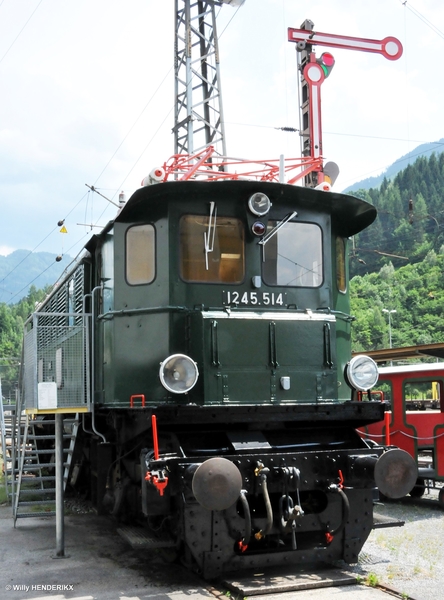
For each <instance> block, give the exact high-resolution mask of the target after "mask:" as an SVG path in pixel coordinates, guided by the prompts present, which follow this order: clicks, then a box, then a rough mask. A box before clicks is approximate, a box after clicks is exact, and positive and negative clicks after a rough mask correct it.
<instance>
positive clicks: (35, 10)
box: [0, 0, 43, 63]
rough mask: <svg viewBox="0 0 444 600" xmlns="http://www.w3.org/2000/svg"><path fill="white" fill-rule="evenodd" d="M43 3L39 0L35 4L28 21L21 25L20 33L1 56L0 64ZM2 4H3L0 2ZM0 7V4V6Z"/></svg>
mask: <svg viewBox="0 0 444 600" xmlns="http://www.w3.org/2000/svg"><path fill="white" fill-rule="evenodd" d="M42 2H43V0H40V2H39V3H38V4H37V6H36V7H35V9H34V10H33V11H32V13H31V15H30V17H29V18H28V20H27V21H26V23H25V24H24V25H23V27H22V28H21V29H20V31H19V32H18V34H17V35H16V36H15V38H14V40H13V41H12V43H11V44H10V46H9V48H8V49H7V50H6V52H5V53H4V54H3V56H2V57H1V58H0V63H1V62H2V61H3V59H4V58H5V56H6V55H7V54H8V52H9V51H10V50H11V48H12V47H13V46H14V44H15V43H16V41H17V40H18V39H19V37H20V36H21V34H22V33H23V30H24V29H25V27H26V26H27V25H28V23H29V21H30V20H31V19H32V17H33V16H34V15H35V13H36V12H37V9H38V8H39V6H40V5H41V3H42ZM2 4H3V2H2ZM0 6H1V4H0Z"/></svg>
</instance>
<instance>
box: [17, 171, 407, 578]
mask: <svg viewBox="0 0 444 600" xmlns="http://www.w3.org/2000/svg"><path fill="white" fill-rule="evenodd" d="M375 217H376V211H375V209H374V207H373V206H371V205H370V204H368V203H367V202H365V201H363V200H360V199H358V198H354V197H352V196H348V195H343V194H338V193H333V192H325V191H321V190H318V189H306V188H303V187H298V186H293V185H289V184H284V183H277V182H273V181H261V180H255V179H250V180H243V179H240V178H238V179H237V180H236V179H234V180H224V179H223V178H222V180H220V178H219V179H217V180H214V181H213V180H212V179H211V177H207V178H206V180H196V179H193V178H192V177H191V178H190V179H189V180H187V181H178V180H176V181H166V182H161V183H158V184H156V185H148V186H145V187H142V188H140V189H139V190H137V191H136V192H135V193H134V194H133V196H132V197H131V198H130V199H129V200H128V201H127V202H126V204H125V205H124V206H123V207H122V208H121V209H120V211H119V213H118V214H117V216H116V217H115V219H114V220H113V221H111V222H110V223H109V224H108V225H107V227H105V228H104V229H103V231H102V232H101V233H100V234H98V235H95V236H93V237H92V238H91V240H90V241H89V242H88V244H87V245H86V252H85V254H84V255H83V256H82V258H81V259H80V260H79V262H78V264H77V265H76V266H75V268H74V270H73V271H72V272H71V273H70V274H69V275H68V276H67V277H66V278H65V279H64V280H63V281H62V283H61V284H59V285H58V286H57V287H56V288H55V289H54V291H53V292H52V294H51V295H50V296H49V297H48V299H47V300H46V301H45V302H44V303H43V304H42V305H41V306H39V307H38V309H37V311H36V313H35V314H34V315H33V317H32V318H31V319H30V321H29V322H28V324H27V328H26V334H25V355H24V364H25V369H24V377H23V385H22V395H23V398H24V400H25V404H26V407H27V410H28V411H30V412H34V413H37V414H39V413H43V414H44V413H53V412H56V411H62V412H67V413H68V412H78V413H83V427H81V428H80V429H79V432H78V434H77V441H76V447H75V449H74V454H73V461H72V464H71V472H70V475H69V479H68V486H69V487H70V488H72V489H74V490H75V489H79V490H83V491H85V490H86V491H87V492H88V494H90V497H91V499H92V501H93V502H94V503H95V504H96V506H97V508H98V510H99V511H100V512H102V513H107V512H108V513H111V514H112V515H114V516H115V517H116V518H118V519H119V520H120V521H122V526H121V531H122V534H123V535H124V536H125V537H126V538H127V539H128V540H129V541H130V542H131V543H134V544H136V545H139V546H140V545H142V546H145V547H150V548H156V547H158V548H162V547H168V546H169V547H174V548H175V549H176V550H177V553H178V556H179V557H181V558H182V560H184V561H187V564H190V565H194V566H195V567H196V569H198V570H199V571H200V572H201V573H202V574H203V576H204V577H205V578H207V579H211V578H214V577H217V576H219V575H220V574H222V573H224V572H227V571H235V570H240V569H245V568H250V567H254V568H262V567H264V566H265V565H267V566H273V565H280V566H281V565H284V564H289V565H308V564H312V563H321V562H322V563H333V562H335V561H338V560H344V561H346V562H354V561H356V560H357V556H358V553H359V551H360V549H361V548H362V546H363V544H364V542H365V540H366V538H367V537H368V535H369V533H370V531H371V529H372V526H373V507H372V506H373V501H374V499H375V498H376V497H377V488H378V487H379V489H380V490H381V492H382V493H384V494H385V495H387V496H392V497H400V496H403V495H405V494H406V493H407V492H408V491H409V489H407V488H408V487H412V486H413V485H414V482H415V481H416V471H415V467H414V465H413V464H412V462H409V460H408V459H406V457H405V455H404V454H402V453H401V451H398V450H389V451H385V449H384V448H382V447H378V446H369V445H367V444H366V442H364V441H363V440H362V439H361V437H360V436H359V435H358V434H357V433H356V431H355V429H356V428H357V427H362V426H366V425H369V424H370V423H374V422H377V421H380V420H381V419H382V418H383V412H384V404H383V403H381V402H373V401H371V399H370V395H369V393H367V392H369V390H370V388H371V387H372V386H373V385H374V384H375V383H376V381H377V378H378V373H377V368H376V365H375V363H374V362H373V361H372V360H371V359H369V358H367V357H365V356H359V357H356V358H354V359H353V360H351V359H350V357H351V348H350V328H351V324H352V320H353V317H352V316H351V315H350V311H349V297H348V266H347V244H348V238H349V236H352V235H354V234H356V233H358V232H359V231H361V230H362V229H364V228H365V227H367V226H368V225H370V224H371V223H372V222H373V220H374V219H375ZM31 342H32V343H31ZM134 540H136V542H135V541H134ZM141 540H142V541H141Z"/></svg>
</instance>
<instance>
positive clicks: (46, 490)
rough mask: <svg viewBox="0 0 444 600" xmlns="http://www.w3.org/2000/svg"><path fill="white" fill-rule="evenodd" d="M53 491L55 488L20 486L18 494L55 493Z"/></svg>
mask: <svg viewBox="0 0 444 600" xmlns="http://www.w3.org/2000/svg"><path fill="white" fill-rule="evenodd" d="M55 491H56V489H55V488H43V490H42V488H35V489H34V488H33V489H29V488H22V489H21V490H20V494H55Z"/></svg>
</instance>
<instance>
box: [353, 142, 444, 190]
mask: <svg viewBox="0 0 444 600" xmlns="http://www.w3.org/2000/svg"><path fill="white" fill-rule="evenodd" d="M443 151H444V138H441V139H440V140H438V141H437V142H431V143H429V144H421V145H420V146H417V147H416V148H415V149H414V150H412V151H411V152H408V153H407V154H404V156H401V158H398V160H395V162H394V163H393V164H392V165H390V166H389V167H388V168H387V169H386V170H385V171H384V173H381V175H377V176H376V177H367V179H362V180H361V181H357V182H356V183H354V184H353V185H350V186H349V187H348V188H346V189H345V190H343V193H344V194H353V193H354V191H355V190H361V189H362V190H369V189H370V188H377V187H379V186H380V185H381V183H382V182H383V180H384V179H388V180H390V179H393V178H394V177H395V175H397V174H398V173H399V171H402V170H403V169H405V168H406V167H407V166H408V165H410V164H412V163H414V162H415V160H416V159H417V158H418V157H419V156H422V157H423V158H428V157H429V156H430V155H431V154H432V153H433V152H436V154H439V153H440V152H443Z"/></svg>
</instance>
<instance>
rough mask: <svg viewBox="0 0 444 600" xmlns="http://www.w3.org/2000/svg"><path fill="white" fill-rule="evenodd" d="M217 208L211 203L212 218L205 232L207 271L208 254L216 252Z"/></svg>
mask: <svg viewBox="0 0 444 600" xmlns="http://www.w3.org/2000/svg"><path fill="white" fill-rule="evenodd" d="M216 219H217V206H216V203H215V202H210V216H209V219H208V230H207V231H204V247H205V269H206V270H207V271H208V254H209V253H210V252H213V250H214V238H215V235H216Z"/></svg>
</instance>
